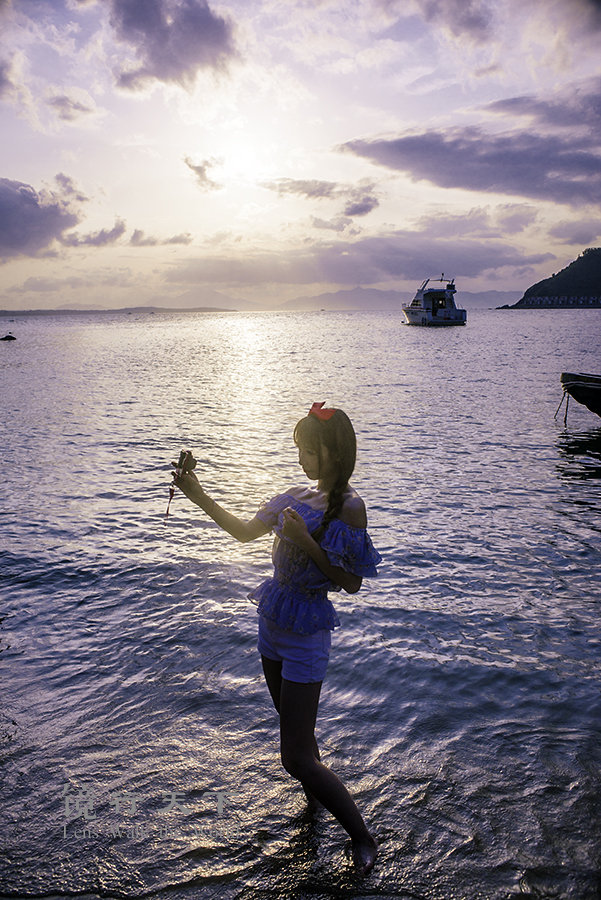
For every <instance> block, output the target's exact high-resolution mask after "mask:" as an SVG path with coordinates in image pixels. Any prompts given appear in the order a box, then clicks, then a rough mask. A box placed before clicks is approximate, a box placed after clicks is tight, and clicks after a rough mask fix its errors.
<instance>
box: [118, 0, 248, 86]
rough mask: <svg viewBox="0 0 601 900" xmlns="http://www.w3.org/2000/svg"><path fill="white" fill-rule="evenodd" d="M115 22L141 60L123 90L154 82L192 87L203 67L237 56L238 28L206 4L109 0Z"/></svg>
mask: <svg viewBox="0 0 601 900" xmlns="http://www.w3.org/2000/svg"><path fill="white" fill-rule="evenodd" d="M110 10H111V17H110V20H111V24H112V26H113V28H114V30H115V33H116V35H117V37H118V39H119V40H121V41H123V42H125V43H127V44H129V45H130V47H132V49H133V50H134V53H135V55H136V57H137V59H138V61H139V65H138V66H137V67H136V68H133V69H130V70H128V71H122V72H121V73H120V74H119V77H118V83H119V85H120V86H121V87H124V88H129V89H132V90H136V89H139V88H141V87H143V86H144V84H145V83H146V82H147V81H149V80H152V79H156V80H158V81H163V82H175V83H177V84H181V85H184V86H189V85H191V84H192V83H193V82H194V79H195V77H196V75H197V73H198V72H199V71H200V70H201V69H223V68H224V67H225V65H226V64H227V62H228V61H229V60H231V59H233V58H234V57H236V56H237V51H236V49H235V45H234V36H233V28H232V25H231V23H230V22H229V21H228V20H226V19H225V18H223V17H221V16H219V15H217V14H216V13H214V12H213V11H212V10H211V9H210V8H209V5H208V3H207V2H206V0H110Z"/></svg>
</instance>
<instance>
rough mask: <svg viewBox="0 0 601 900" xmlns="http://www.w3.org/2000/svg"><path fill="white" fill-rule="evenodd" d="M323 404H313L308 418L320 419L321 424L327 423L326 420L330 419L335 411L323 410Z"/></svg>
mask: <svg viewBox="0 0 601 900" xmlns="http://www.w3.org/2000/svg"><path fill="white" fill-rule="evenodd" d="M324 406H325V403H314V404H313V406H312V407H311V409H310V410H309V415H310V416H316V417H317V418H318V419H321V421H322V422H327V421H328V419H331V418H332V416H333V415H334V413H335V412H336V410H335V409H324Z"/></svg>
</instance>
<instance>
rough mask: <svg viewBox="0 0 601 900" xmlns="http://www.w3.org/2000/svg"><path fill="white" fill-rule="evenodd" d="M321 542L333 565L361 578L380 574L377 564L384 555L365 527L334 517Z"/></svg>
mask: <svg viewBox="0 0 601 900" xmlns="http://www.w3.org/2000/svg"><path fill="white" fill-rule="evenodd" d="M320 544H321V547H322V549H323V550H325V552H326V555H327V557H328V560H329V562H330V563H331V564H332V565H333V566H339V567H340V568H341V569H344V571H345V572H350V573H351V574H352V575H358V576H359V577H360V578H366V577H369V576H374V575H377V574H378V571H377V569H376V566H377V565H378V563H379V562H381V561H382V557H381V556H380V554H379V553H378V551H377V550H376V548H375V547H374V545H373V544H372V542H371V538H370V536H369V534H368V533H367V531H366V530H365V528H353V527H351V526H350V525H346V524H345V523H344V522H341V521H340V519H332V521H331V522H330V524H329V525H328V527H327V528H326V533H325V534H324V536H323V538H322V540H321V541H320Z"/></svg>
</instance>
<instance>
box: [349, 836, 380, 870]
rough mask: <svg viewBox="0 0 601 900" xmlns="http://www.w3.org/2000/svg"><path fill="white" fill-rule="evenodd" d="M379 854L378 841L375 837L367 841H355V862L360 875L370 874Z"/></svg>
mask: <svg viewBox="0 0 601 900" xmlns="http://www.w3.org/2000/svg"><path fill="white" fill-rule="evenodd" d="M377 855H378V842H377V841H376V839H375V838H374V837H371V835H370V837H369V839H368V840H366V841H353V862H354V864H355V869H356V870H357V874H358V875H369V873H370V872H371V870H372V869H373V867H374V863H375V861H376V857H377Z"/></svg>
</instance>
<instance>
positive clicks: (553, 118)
mask: <svg viewBox="0 0 601 900" xmlns="http://www.w3.org/2000/svg"><path fill="white" fill-rule="evenodd" d="M484 110H485V111H487V112H493V113H497V114H500V115H506V116H522V117H527V118H529V119H531V120H532V122H533V124H535V125H536V126H538V127H542V128H545V129H553V130H556V129H561V128H571V129H572V128H578V129H583V128H586V129H588V130H589V131H590V132H591V133H596V134H597V135H599V134H600V133H601V78H593V79H590V80H587V81H586V82H582V83H580V84H577V85H572V86H570V88H568V89H567V90H565V91H563V92H562V93H561V94H559V95H558V96H555V97H553V98H552V99H547V98H545V97H534V96H532V95H528V94H526V95H523V96H520V97H507V98H506V99H504V100H495V102H494V103H489V104H487V105H486V106H485V107H484Z"/></svg>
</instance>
